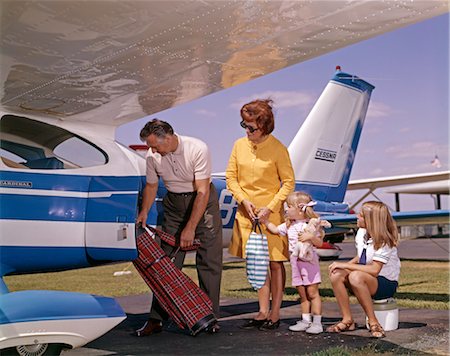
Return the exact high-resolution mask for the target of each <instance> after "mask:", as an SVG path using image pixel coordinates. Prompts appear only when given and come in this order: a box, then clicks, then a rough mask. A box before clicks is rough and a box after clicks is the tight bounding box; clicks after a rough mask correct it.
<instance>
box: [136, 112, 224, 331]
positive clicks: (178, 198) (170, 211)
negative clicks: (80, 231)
mask: <svg viewBox="0 0 450 356" xmlns="http://www.w3.org/2000/svg"><path fill="white" fill-rule="evenodd" d="M140 137H141V139H142V140H143V141H145V142H146V143H147V145H148V147H149V148H150V149H149V151H148V154H147V158H146V160H147V172H146V179H147V182H146V185H145V188H144V192H143V200H142V206H141V211H140V212H139V215H138V218H137V224H139V223H141V224H142V225H143V226H145V224H146V221H147V215H148V212H149V210H150V207H151V206H152V204H153V202H154V201H155V198H156V193H157V190H158V181H159V178H162V180H163V182H164V185H165V187H166V188H167V190H168V193H167V194H166V196H165V197H164V199H163V206H164V219H163V223H162V229H163V230H164V231H166V232H168V233H169V234H171V235H174V236H175V237H176V238H177V241H179V242H180V246H181V247H182V248H184V247H189V246H191V245H192V244H193V241H194V237H197V238H198V239H199V240H200V247H199V248H198V250H197V254H196V267H197V274H198V280H199V285H200V288H202V289H203V290H204V291H205V292H206V294H207V295H208V296H209V297H210V299H211V301H212V303H213V312H214V315H215V316H216V318H217V319H218V318H219V296H220V282H221V277H222V220H221V216H220V210H219V202H218V197H217V192H216V190H215V188H214V185H212V183H211V159H210V154H209V150H208V147H207V145H206V144H205V143H204V142H202V141H200V140H199V139H196V138H193V137H187V136H180V135H178V134H175V133H174V131H173V128H172V126H170V125H169V124H168V123H167V122H165V121H161V120H158V119H154V120H152V121H150V122H148V123H147V124H146V125H145V126H144V128H143V129H142V130H141V133H140ZM161 248H162V249H163V250H164V251H165V252H166V253H167V254H169V253H171V252H172V250H173V248H172V247H171V246H169V245H167V244H165V243H163V242H162V243H161ZM184 257H185V252H183V251H181V250H180V251H179V252H178V253H177V255H176V256H175V261H174V263H175V265H176V266H177V267H178V268H179V269H181V268H182V267H183V263H184ZM166 318H167V313H166V312H165V311H164V310H163V309H162V308H161V306H160V305H159V303H158V302H157V300H156V299H155V298H154V299H153V304H152V308H151V310H150V317H149V320H148V322H147V323H146V324H145V325H144V326H143V327H142V328H141V329H139V330H137V331H136V335H137V336H148V335H151V334H154V333H158V332H161V331H162V320H163V319H166ZM210 331H211V332H218V331H219V326H218V325H217V324H216V325H215V326H214V327H213V328H212V329H211V330H210Z"/></svg>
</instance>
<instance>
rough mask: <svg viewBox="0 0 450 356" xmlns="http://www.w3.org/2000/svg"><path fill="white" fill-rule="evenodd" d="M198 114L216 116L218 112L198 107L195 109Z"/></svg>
mask: <svg viewBox="0 0 450 356" xmlns="http://www.w3.org/2000/svg"><path fill="white" fill-rule="evenodd" d="M195 113H196V114H199V115H201V116H207V117H216V116H217V113H216V112H214V111H211V110H206V109H198V110H195Z"/></svg>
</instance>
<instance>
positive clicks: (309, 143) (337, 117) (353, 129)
mask: <svg viewBox="0 0 450 356" xmlns="http://www.w3.org/2000/svg"><path fill="white" fill-rule="evenodd" d="M336 70H337V71H336V73H335V75H334V77H333V78H332V79H331V80H330V82H329V83H328V85H327V86H326V87H325V89H324V91H323V93H322V94H321V96H320V97H319V99H318V100H317V102H316V104H315V105H314V107H313V109H312V110H311V112H310V113H309V115H308V117H307V118H306V120H305V122H304V123H303V125H302V126H301V128H300V130H299V131H298V132H297V135H296V136H295V137H294V139H293V140H292V142H291V144H290V145H289V154H290V156H291V161H292V165H293V168H294V172H295V178H296V181H297V184H296V190H302V191H306V192H308V193H309V194H311V196H312V197H313V198H314V199H316V200H321V201H325V202H342V201H343V199H344V195H345V191H346V189H347V184H348V180H349V177H350V172H351V169H352V165H353V161H354V158H355V153H356V148H357V146H358V141H359V137H360V135H361V130H362V127H363V124H364V120H365V117H366V113H367V107H368V105H369V100H370V95H371V93H372V90H373V89H374V88H375V87H374V86H373V85H371V84H369V83H367V82H366V81H364V80H362V79H360V78H358V77H356V76H354V75H351V74H347V73H344V72H341V71H340V67H336Z"/></svg>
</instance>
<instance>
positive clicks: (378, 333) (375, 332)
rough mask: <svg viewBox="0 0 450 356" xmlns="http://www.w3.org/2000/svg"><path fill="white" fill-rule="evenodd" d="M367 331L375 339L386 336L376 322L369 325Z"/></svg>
mask: <svg viewBox="0 0 450 356" xmlns="http://www.w3.org/2000/svg"><path fill="white" fill-rule="evenodd" d="M369 331H370V333H371V334H372V337H374V338H377V339H380V338H382V337H385V336H386V334H385V333H384V330H383V328H382V327H381V325H380V324H378V323H376V324H371V325H369Z"/></svg>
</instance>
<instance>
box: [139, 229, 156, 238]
mask: <svg viewBox="0 0 450 356" xmlns="http://www.w3.org/2000/svg"><path fill="white" fill-rule="evenodd" d="M141 226H142V227H143V228H144V230H145V231H147V234H149V235H150V237H151V238H152V239H153V240H154V239H155V236H156V234H155V233H154V232H153V231H151V230H150V229H149V228H148V227H147V225H145V226H143V225H141Z"/></svg>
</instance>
